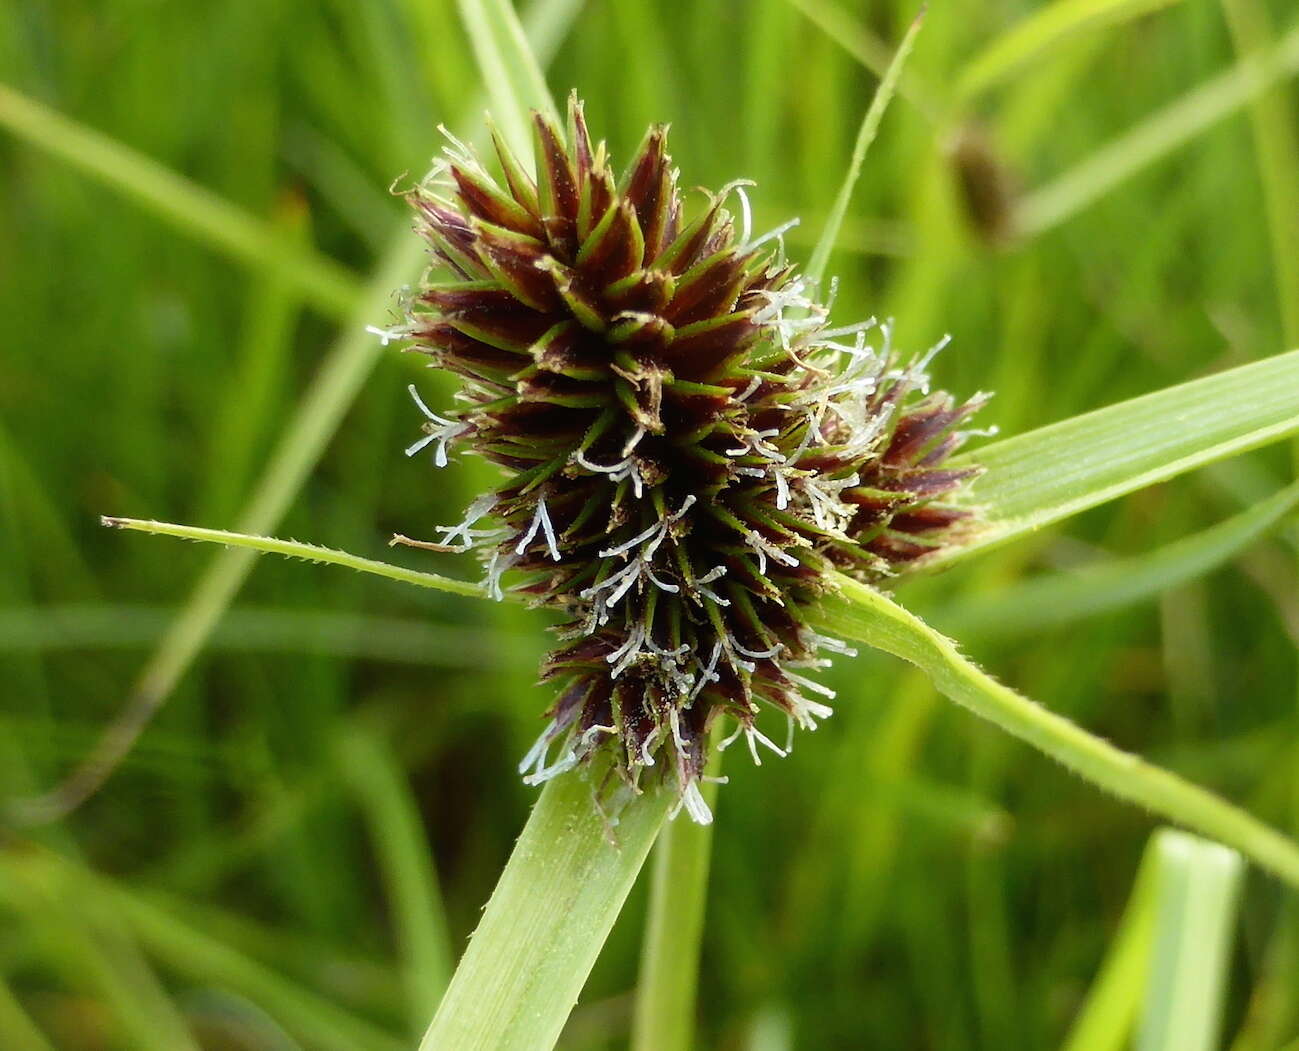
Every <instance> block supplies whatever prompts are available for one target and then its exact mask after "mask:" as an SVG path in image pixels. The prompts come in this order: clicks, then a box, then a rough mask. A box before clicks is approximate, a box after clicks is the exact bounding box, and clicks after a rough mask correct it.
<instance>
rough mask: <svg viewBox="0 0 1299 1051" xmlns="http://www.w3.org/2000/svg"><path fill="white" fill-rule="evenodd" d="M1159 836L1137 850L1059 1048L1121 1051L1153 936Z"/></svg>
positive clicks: (1134, 1013) (1136, 1006)
mask: <svg viewBox="0 0 1299 1051" xmlns="http://www.w3.org/2000/svg"><path fill="white" fill-rule="evenodd" d="M1158 836H1159V833H1158V832H1157V833H1155V836H1154V837H1152V838H1151V840H1150V843H1149V845H1147V847H1146V850H1145V853H1144V854H1142V856H1141V867H1140V868H1139V869H1138V870H1137V878H1136V879H1135V880H1134V881H1133V884H1132V895H1131V896H1130V897H1129V898H1128V904H1127V908H1125V909H1124V910H1123V918H1122V920H1120V921H1119V928H1118V930H1117V931H1115V932H1114V936H1113V937H1112V938H1110V941H1109V948H1108V949H1107V950H1106V953H1105V960H1104V962H1103V963H1102V964H1101V969H1100V971H1099V972H1098V973H1097V975H1096V980H1095V981H1094V982H1092V985H1091V988H1090V989H1088V991H1087V996H1086V998H1085V999H1084V1001H1083V1005H1082V1007H1081V1009H1080V1010H1079V1011H1078V1016H1077V1018H1076V1019H1075V1020H1074V1024H1073V1027H1072V1028H1071V1029H1070V1030H1069V1035H1068V1036H1067V1037H1066V1039H1065V1042H1064V1043H1063V1044H1062V1045H1061V1047H1060V1051H1122V1049H1123V1048H1125V1047H1127V1046H1128V1044H1129V1041H1128V1038H1129V1037H1130V1036H1131V1033H1132V1029H1133V1026H1134V1025H1135V1023H1136V1020H1137V1013H1138V1010H1139V1009H1140V1007H1141V991H1142V988H1143V986H1144V983H1145V977H1146V975H1147V974H1148V973H1149V970H1150V952H1151V946H1152V944H1153V942H1154V937H1155V911H1156V905H1157V902H1156V891H1157V889H1158V888H1157V880H1158V878H1159V857H1158V854H1157V849H1156V843H1157V842H1158Z"/></svg>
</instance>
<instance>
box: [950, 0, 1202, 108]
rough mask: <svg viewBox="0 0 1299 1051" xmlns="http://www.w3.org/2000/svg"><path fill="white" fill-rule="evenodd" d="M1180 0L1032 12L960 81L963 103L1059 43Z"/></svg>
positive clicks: (1085, 0)
mask: <svg viewBox="0 0 1299 1051" xmlns="http://www.w3.org/2000/svg"><path fill="white" fill-rule="evenodd" d="M1178 2H1180V0H1055V2H1054V3H1050V4H1046V5H1044V6H1042V7H1039V8H1036V9H1033V10H1032V11H1031V13H1030V14H1027V15H1025V16H1024V18H1022V19H1021V20H1020V21H1018V22H1016V23H1015V24H1014V25H1013V26H1011V27H1010V28H1009V29H1008V30H1006V31H1005V32H1004V33H1002V34H1001V35H1000V36H998V37H997V38H996V39H994V40H993V41H992V43H990V44H988V45H987V46H986V47H985V48H984V49H983V50H982V51H980V52H979V53H978V54H977V55H976V56H975V57H974V58H973V59H971V60H970V63H969V64H968V65H967V66H966V67H965V71H964V72H963V73H962V74H961V75H960V77H959V78H958V80H957V85H956V94H957V96H958V97H960V98H962V99H969V98H970V97H972V96H974V95H977V94H979V93H980V92H983V91H986V90H987V89H988V88H990V87H992V86H993V85H994V84H997V83H999V82H1001V81H1002V80H1005V79H1006V78H1007V77H1009V76H1011V75H1012V74H1013V73H1015V72H1016V71H1018V70H1019V69H1022V68H1023V67H1024V66H1025V65H1027V64H1028V63H1029V62H1032V61H1034V60H1035V59H1037V58H1039V57H1041V56H1043V55H1046V54H1048V53H1049V52H1050V50H1051V49H1052V48H1053V47H1055V46H1056V45H1058V44H1061V43H1063V42H1064V41H1066V40H1075V39H1077V37H1078V36H1079V34H1081V33H1086V32H1095V31H1097V30H1100V29H1103V28H1106V27H1109V26H1114V25H1121V24H1122V23H1124V22H1127V21H1129V20H1130V19H1133V18H1140V17H1141V16H1142V15H1145V14H1149V13H1150V12H1151V11H1158V10H1160V9H1161V8H1164V7H1171V6H1172V5H1173V4H1175V3H1178Z"/></svg>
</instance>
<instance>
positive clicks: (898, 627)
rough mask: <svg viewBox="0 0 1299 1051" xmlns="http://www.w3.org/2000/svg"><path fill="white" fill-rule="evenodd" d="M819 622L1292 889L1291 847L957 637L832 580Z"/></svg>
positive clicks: (1294, 851)
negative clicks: (1087, 725) (989, 669)
mask: <svg viewBox="0 0 1299 1051" xmlns="http://www.w3.org/2000/svg"><path fill="white" fill-rule="evenodd" d="M839 584H840V588H841V591H840V595H839V596H837V597H835V598H832V599H829V600H827V601H826V602H825V604H824V606H823V607H822V610H821V616H820V618H819V619H820V621H821V623H822V624H823V625H824V626H825V627H826V628H828V629H829V630H830V631H832V632H834V633H835V634H838V635H840V636H843V637H846V638H850V639H855V640H857V641H860V642H864V643H866V644H867V645H870V646H874V647H875V648H877V649H881V650H884V651H885V652H887V653H892V654H893V655H894V656H897V657H901V658H902V659H903V660H906V661H910V662H911V663H912V664H914V665H916V666H917V667H918V668H920V669H921V670H922V671H924V672H925V674H927V675H928V676H929V677H930V679H932V680H933V682H934V685H935V686H936V687H937V688H938V689H939V690H941V691H942V692H943V693H944V694H946V695H947V697H948V698H950V699H951V700H953V701H955V702H956V703H957V704H960V705H961V706H963V707H965V708H968V709H969V710H970V711H972V712H974V713H975V714H976V715H978V716H981V717H982V718H984V719H987V720H988V721H990V722H992V723H994V724H996V725H997V726H999V727H1001V729H1003V730H1005V731H1006V732H1007V733H1009V734H1011V735H1012V736H1014V737H1018V738H1020V739H1021V740H1023V741H1027V742H1028V743H1029V744H1031V745H1032V746H1033V747H1034V748H1036V749H1038V751H1040V752H1043V753H1044V754H1046V755H1048V756H1050V757H1051V758H1052V759H1055V760H1057V761H1058V762H1060V763H1063V764H1064V765H1065V766H1067V767H1069V768H1070V769H1072V770H1073V771H1074V772H1075V773H1078V774H1080V775H1081V776H1082V777H1084V778H1086V779H1087V780H1089V781H1091V782H1093V783H1094V784H1096V785H1098V786H1099V787H1101V788H1104V789H1107V790H1108V791H1110V792H1113V793H1114V794H1115V795H1116V796H1118V797H1119V798H1121V799H1125V800H1128V801H1129V802H1132V803H1136V804H1138V805H1139V806H1143V807H1146V808H1147V809H1149V810H1151V811H1153V812H1154V813H1157V814H1160V815H1162V816H1164V817H1166V818H1169V819H1170V820H1172V821H1175V822H1177V823H1178V824H1180V825H1184V826H1186V827H1187V828H1190V829H1194V830H1195V831H1197V832H1200V833H1201V834H1203V835H1206V836H1209V837H1210V838H1212V839H1216V840H1218V841H1219V842H1221V843H1225V844H1227V845H1228V846H1232V847H1235V848H1236V849H1237V850H1239V851H1240V852H1241V853H1243V854H1245V855H1246V856H1247V857H1249V858H1251V859H1253V860H1254V861H1255V862H1257V863H1258V864H1259V865H1261V866H1262V867H1264V868H1266V869H1269V870H1271V871H1272V872H1274V873H1275V874H1276V875H1278V876H1280V877H1281V878H1282V879H1283V880H1285V881H1286V882H1287V883H1290V884H1292V885H1293V886H1296V887H1299V844H1296V843H1295V842H1293V841H1292V840H1290V839H1288V838H1287V837H1285V836H1283V835H1281V834H1280V833H1279V832H1277V831H1275V830H1274V829H1272V828H1269V827H1268V826H1267V825H1265V824H1263V823H1262V822H1261V821H1259V820H1257V819H1256V818H1254V817H1252V816H1250V815H1249V814H1247V813H1246V812H1245V811H1243V810H1241V809H1239V808H1238V807H1235V806H1232V805H1231V804H1229V803H1227V802H1225V801H1223V800H1222V799H1220V798H1218V797H1217V796H1215V795H1214V794H1213V793H1211V792H1207V791H1205V790H1204V789H1203V788H1200V787H1198V786H1196V785H1193V784H1191V783H1190V782H1188V781H1184V780H1182V779H1181V778H1180V777H1177V776H1176V775H1175V774H1172V773H1169V772H1168V771H1166V770H1162V769H1160V768H1159V767H1156V766H1152V765H1151V764H1149V763H1147V762H1145V761H1144V760H1142V759H1140V758H1139V757H1137V756H1135V755H1131V754H1130V753H1127V752H1123V751H1120V750H1119V749H1118V748H1115V747H1114V746H1113V745H1111V744H1109V743H1108V742H1107V741H1104V740H1102V739H1100V738H1099V737H1095V736H1093V735H1092V734H1089V733H1088V732H1087V731H1086V730H1084V729H1082V728H1081V727H1079V726H1076V725H1074V724H1073V723H1071V722H1070V721H1069V720H1068V719H1065V718H1063V717H1061V716H1059V715H1056V714H1054V713H1053V712H1050V711H1047V710H1046V709H1045V708H1043V707H1041V706H1040V705H1038V704H1036V703H1034V702H1033V701H1030V700H1029V699H1028V698H1026V697H1022V696H1020V695H1019V694H1017V693H1016V692H1015V691H1014V690H1011V689H1009V688H1007V687H1005V686H1003V685H1002V684H1001V683H999V682H997V681H996V680H995V679H993V678H992V676H990V675H988V674H987V673H986V672H985V671H983V670H982V669H980V668H979V667H977V666H976V665H975V664H973V663H972V662H971V661H969V660H967V659H966V658H965V657H964V656H962V655H961V653H960V651H959V650H958V649H957V647H956V644H955V643H953V642H952V641H951V640H950V639H947V638H945V637H944V636H942V635H940V634H939V633H938V632H936V631H934V629H933V628H931V627H929V626H928V625H927V624H925V623H924V621H922V620H920V619H919V618H918V617H916V616H915V615H913V614H912V613H909V612H908V611H906V610H905V609H903V608H902V607H901V606H898V605H897V604H896V603H894V602H893V601H892V600H890V599H889V598H887V597H885V596H884V595H882V594H880V593H879V592H878V591H875V590H873V589H871V588H868V587H866V586H865V585H862V584H858V583H856V582H854V581H851V580H847V579H846V578H840V580H839Z"/></svg>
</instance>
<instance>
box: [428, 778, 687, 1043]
mask: <svg viewBox="0 0 1299 1051" xmlns="http://www.w3.org/2000/svg"><path fill="white" fill-rule="evenodd" d="M591 793H592V787H591V784H589V783H588V782H587V781H585V780H584V779H583V778H581V777H579V776H577V775H575V774H571V773H570V774H565V775H563V776H560V777H557V778H555V779H554V780H553V781H551V782H550V783H549V784H547V785H546V787H545V788H544V789H543V790H542V792H541V795H540V796H539V797H538V799H537V802H536V804H535V805H534V806H533V808H532V816H531V817H530V818H529V819H528V823H527V825H526V826H525V827H524V829H523V834H522V835H520V836H519V841H518V843H517V844H515V847H514V853H513V854H511V855H510V861H509V863H508V864H507V865H506V867H505V872H504V873H503V874H502V876H501V879H500V882H498V883H497V885H496V889H495V890H494V891H493V892H492V898H491V901H489V902H488V903H487V909H486V912H484V914H483V918H482V921H481V922H480V923H479V925H478V929H477V930H476V931H475V932H474V936H473V938H472V939H471V940H470V942H469V948H468V949H467V950H466V951H465V955H464V957H463V959H461V961H460V966H459V967H457V968H456V973H455V977H454V978H452V980H451V987H450V988H449V989H448V990H447V994H446V996H445V997H444V998H443V1000H442V1004H441V1006H440V1007H439V1008H438V1011H437V1016H436V1017H435V1018H434V1019H433V1024H432V1025H431V1026H430V1027H429V1030H428V1032H427V1033H426V1034H425V1036H424V1041H423V1043H422V1044H420V1051H548V1049H549V1048H552V1047H554V1046H555V1041H556V1040H558V1039H559V1034H560V1030H561V1029H563V1026H564V1022H565V1020H566V1019H567V1018H568V1014H569V1011H570V1010H571V1009H572V1006H573V1004H574V1003H576V1001H577V997H578V994H579V993H581V991H582V986H583V985H584V984H585V982H586V978H587V975H588V974H590V972H591V968H592V966H594V964H595V960H596V957H597V956H598V955H599V953H600V948H601V946H602V945H604V940H605V938H607V937H608V935H609V931H610V929H611V928H612V927H613V922H614V920H615V919H616V918H617V916H618V913H619V911H620V910H621V909H622V904H623V902H624V901H625V900H626V898H627V894H628V892H629V891H630V890H631V887H632V884H633V883H634V882H635V879H636V874H637V873H638V872H639V871H640V869H641V866H642V865H643V864H644V862H645V858H646V855H648V853H649V849H650V846H651V844H652V843H653V842H654V837H655V836H656V835H658V831H659V827H660V826H661V825H662V823H663V820H664V817H665V816H666V814H667V808H668V804H669V802H670V793H667V792H651V793H647V794H645V795H641V796H636V797H634V798H632V799H631V800H630V801H629V802H628V803H627V804H626V805H625V806H624V807H623V808H622V810H621V811H620V813H619V815H618V823H617V825H615V826H613V827H612V828H610V827H609V825H608V823H607V819H605V818H604V817H602V816H601V815H600V813H599V812H598V811H597V810H596V807H595V805H594V801H593V799H592V794H591ZM610 836H613V837H615V838H616V841H617V845H616V846H615V845H614V844H613V843H611V842H610Z"/></svg>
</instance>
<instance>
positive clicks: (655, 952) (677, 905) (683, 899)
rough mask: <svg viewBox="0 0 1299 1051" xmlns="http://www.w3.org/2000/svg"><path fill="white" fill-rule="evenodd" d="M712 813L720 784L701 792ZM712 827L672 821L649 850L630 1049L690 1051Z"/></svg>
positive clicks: (716, 769)
mask: <svg viewBox="0 0 1299 1051" xmlns="http://www.w3.org/2000/svg"><path fill="white" fill-rule="evenodd" d="M721 726H722V722H721V720H718V722H717V723H716V724H714V727H713V733H712V735H711V737H712V740H711V742H710V751H709V761H708V770H707V776H708V777H712V778H716V777H717V775H718V774H719V773H720V772H721V752H720V751H719V750H718V745H719V744H720V743H721V734H720V729H721ZM700 791H701V792H702V793H703V796H704V802H705V803H707V805H708V808H709V809H710V810H712V809H714V806H715V802H716V799H717V782H716V781H706V782H704V784H703V785H702V786H701V788H700ZM712 846H713V826H712V825H711V824H709V825H700V824H696V823H695V822H694V821H691V820H689V819H688V818H686V817H685V816H679V817H678V819H677V820H675V821H672V822H669V823H668V824H667V825H665V826H664V828H663V831H662V832H661V833H660V834H659V838H658V842H657V843H656V844H655V845H654V868H653V874H652V878H651V881H650V903H649V919H648V920H647V922H646V926H645V941H644V943H643V944H642V946H641V970H640V984H639V985H638V987H637V990H636V1010H635V1014H634V1015H633V1017H632V1029H631V1034H632V1035H631V1047H632V1051H690V1049H691V1048H692V1047H695V1046H696V1045H695V1038H694V1036H695V1010H696V1005H695V999H696V987H697V985H698V982H699V948H700V940H701V938H702V936H703V930H704V906H705V903H706V901H707V898H708V867H709V862H710V860H711V858H712Z"/></svg>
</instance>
